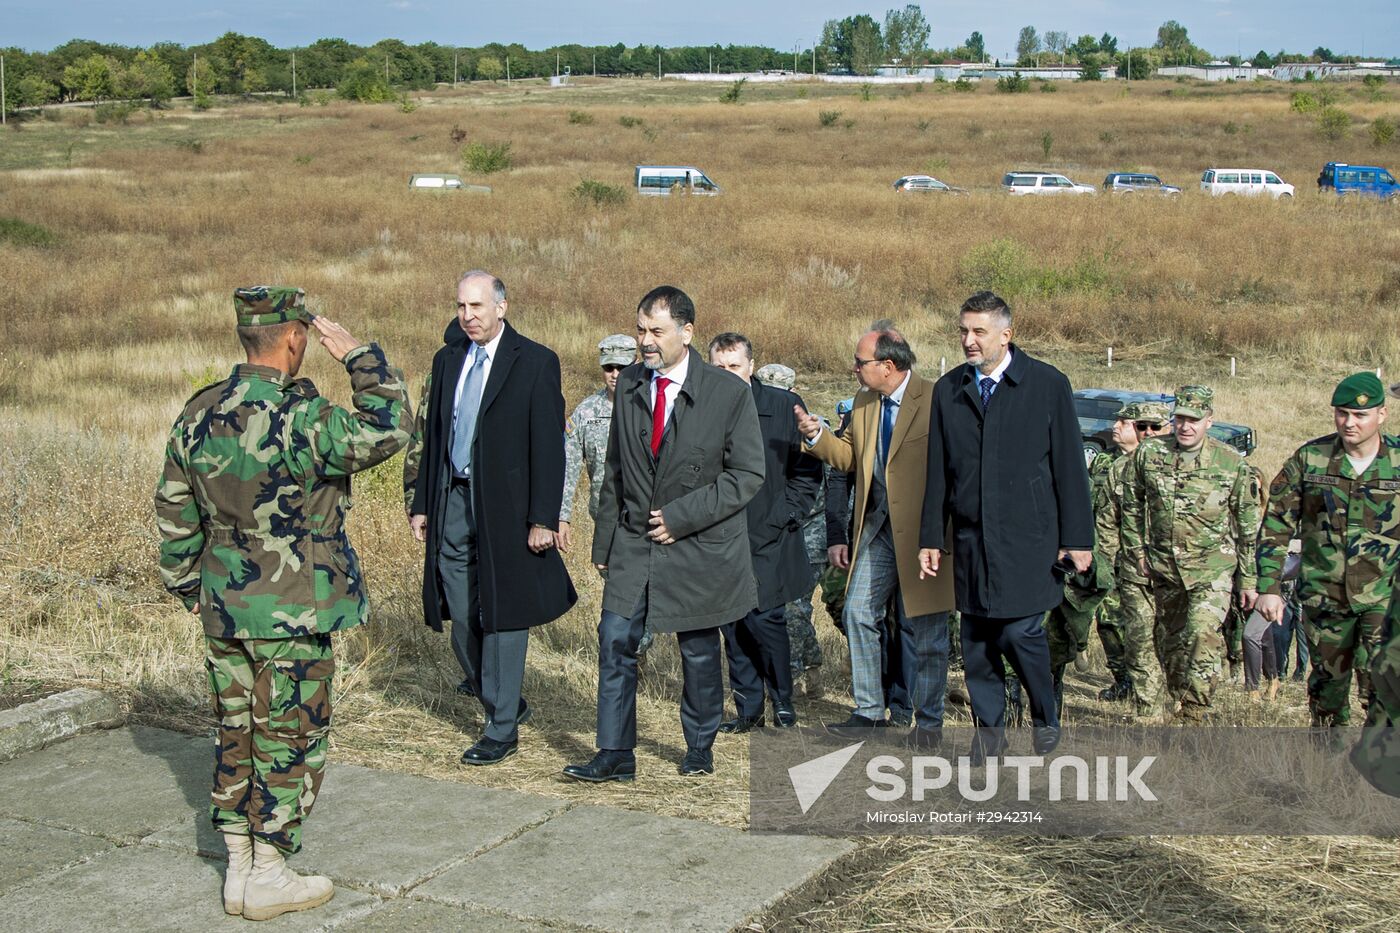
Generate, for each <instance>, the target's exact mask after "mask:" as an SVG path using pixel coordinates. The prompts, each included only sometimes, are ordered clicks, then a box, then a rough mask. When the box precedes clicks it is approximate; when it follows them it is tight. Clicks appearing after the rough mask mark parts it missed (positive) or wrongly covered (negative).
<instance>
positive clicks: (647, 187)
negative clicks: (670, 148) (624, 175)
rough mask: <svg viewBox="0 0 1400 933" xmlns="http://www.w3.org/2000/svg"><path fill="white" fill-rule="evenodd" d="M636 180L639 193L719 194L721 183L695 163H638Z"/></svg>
mask: <svg viewBox="0 0 1400 933" xmlns="http://www.w3.org/2000/svg"><path fill="white" fill-rule="evenodd" d="M636 181H637V193H638V194H647V195H655V196H665V195H668V194H670V193H671V192H672V191H678V192H679V193H681V194H706V195H713V194H719V185H717V184H715V183H714V182H712V181H710V179H709V178H708V177H707V176H706V175H705V173H704V172H702V171H700V170H699V169H698V168H696V167H695V166H693V165H638V166H637V171H636Z"/></svg>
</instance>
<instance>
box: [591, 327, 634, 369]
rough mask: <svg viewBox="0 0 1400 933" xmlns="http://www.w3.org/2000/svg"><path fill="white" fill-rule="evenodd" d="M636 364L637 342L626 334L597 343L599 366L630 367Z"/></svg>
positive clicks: (612, 336) (614, 335) (606, 338)
mask: <svg viewBox="0 0 1400 933" xmlns="http://www.w3.org/2000/svg"><path fill="white" fill-rule="evenodd" d="M635 362H637V341H635V340H633V339H632V338H631V337H629V336H627V335H626V334H613V335H611V336H609V337H604V338H603V339H602V340H600V341H598V365H599V366H630V365H632V364H633V363H635Z"/></svg>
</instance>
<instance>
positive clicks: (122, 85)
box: [112, 49, 175, 107]
mask: <svg viewBox="0 0 1400 933" xmlns="http://www.w3.org/2000/svg"><path fill="white" fill-rule="evenodd" d="M112 83H113V90H114V91H115V92H116V95H117V96H118V97H123V98H125V99H127V100H139V99H142V98H146V99H149V100H150V102H151V106H152V107H159V106H160V105H161V104H163V103H165V102H166V101H168V100H170V98H171V97H173V96H174V95H175V75H174V73H173V72H171V70H170V66H169V65H167V64H166V63H165V62H163V61H161V59H160V56H159V55H156V54H155V53H154V52H148V51H146V50H144V49H142V50H141V51H140V52H137V53H136V58H135V59H134V60H133V61H132V62H131V64H130V65H127V66H126V67H124V68H121V69H119V70H118V71H117V72H116V74H115V75H114V76H113V82H112Z"/></svg>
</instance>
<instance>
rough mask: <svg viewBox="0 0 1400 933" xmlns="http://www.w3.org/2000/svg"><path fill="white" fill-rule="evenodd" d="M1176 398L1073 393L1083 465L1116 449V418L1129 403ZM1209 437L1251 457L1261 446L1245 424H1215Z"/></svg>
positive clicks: (1118, 392)
mask: <svg viewBox="0 0 1400 933" xmlns="http://www.w3.org/2000/svg"><path fill="white" fill-rule="evenodd" d="M1173 399H1174V396H1172V395H1166V394H1163V393H1160V392H1135V391H1132V390H1129V389H1080V390H1079V391H1077V392H1075V393H1074V412H1075V414H1076V415H1078V416H1079V435H1080V437H1081V438H1082V439H1083V441H1084V462H1085V463H1086V464H1087V463H1089V462H1091V461H1092V460H1093V459H1094V457H1095V456H1097V455H1098V454H1101V453H1103V452H1104V451H1105V450H1108V449H1109V448H1110V447H1112V446H1113V421H1114V417H1113V416H1114V415H1116V414H1118V412H1119V410H1121V409H1122V407H1123V406H1124V405H1126V404H1127V403H1128V402H1166V403H1167V404H1168V405H1171V404H1172V401H1173ZM1210 436H1211V437H1213V438H1215V439H1216V440H1218V441H1223V442H1224V443H1226V444H1229V445H1230V446H1231V447H1233V448H1235V449H1236V450H1238V451H1239V452H1240V453H1241V454H1242V455H1244V456H1246V457H1248V456H1249V455H1250V454H1251V453H1253V452H1254V448H1255V447H1256V446H1258V441H1257V438H1256V437H1255V434H1254V429H1253V428H1251V427H1247V426H1245V425H1243V424H1230V423H1228V422H1224V421H1216V422H1215V423H1213V424H1212V425H1211V426H1210Z"/></svg>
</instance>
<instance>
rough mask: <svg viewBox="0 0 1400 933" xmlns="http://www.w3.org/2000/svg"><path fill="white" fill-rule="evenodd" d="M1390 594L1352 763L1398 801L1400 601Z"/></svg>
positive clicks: (1372, 661)
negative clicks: (1367, 704) (1364, 720)
mask: <svg viewBox="0 0 1400 933" xmlns="http://www.w3.org/2000/svg"><path fill="white" fill-rule="evenodd" d="M1397 592H1400V591H1394V590H1392V592H1391V595H1390V604H1389V607H1388V608H1387V610H1386V614H1385V619H1384V620H1383V621H1382V623H1381V633H1380V639H1379V641H1378V642H1377V644H1376V647H1375V653H1374V654H1373V655H1372V656H1371V690H1372V694H1371V708H1370V709H1368V710H1367V711H1366V727H1365V728H1364V729H1362V730H1361V739H1360V741H1358V742H1357V743H1356V747H1355V748H1353V749H1352V752H1351V761H1352V764H1354V765H1355V766H1356V769H1357V770H1358V771H1360V772H1361V774H1362V775H1363V776H1364V777H1365V778H1366V780H1368V781H1370V782H1371V784H1373V785H1374V786H1375V787H1376V789H1377V790H1381V791H1384V792H1385V793H1387V794H1390V795H1391V796H1392V797H1400V601H1397V599H1396V596H1397Z"/></svg>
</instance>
